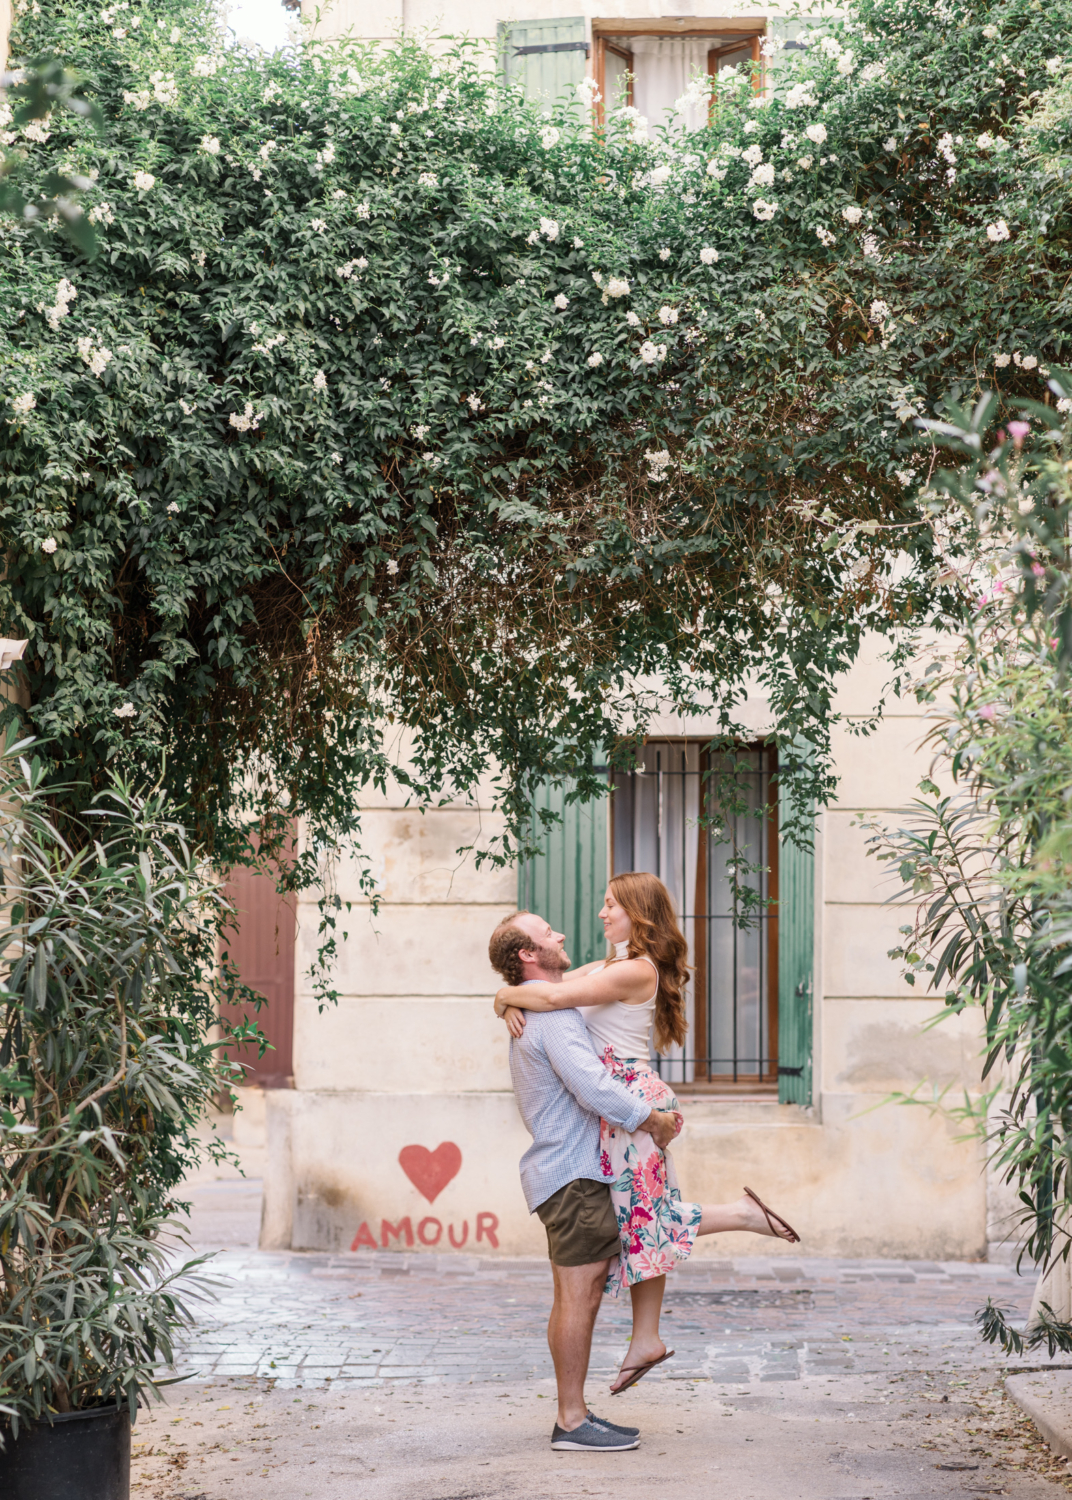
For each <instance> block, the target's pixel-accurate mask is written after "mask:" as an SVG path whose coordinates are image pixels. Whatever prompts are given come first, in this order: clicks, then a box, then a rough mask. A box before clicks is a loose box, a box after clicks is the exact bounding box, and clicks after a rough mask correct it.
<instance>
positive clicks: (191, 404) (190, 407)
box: [168, 396, 197, 509]
mask: <svg viewBox="0 0 1072 1500" xmlns="http://www.w3.org/2000/svg"><path fill="white" fill-rule="evenodd" d="M179 405H180V406H181V407H182V409H183V411H184V412H185V413H186V415H187V416H188V417H192V416H193V414H194V412H195V411H196V410H197V402H196V401H184V400H183V399H182V397H181V396H180V397H179ZM168 508H169V509H170V507H168ZM176 509H178V507H177V506H176Z"/></svg>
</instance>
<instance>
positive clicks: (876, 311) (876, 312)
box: [868, 297, 890, 323]
mask: <svg viewBox="0 0 1072 1500" xmlns="http://www.w3.org/2000/svg"><path fill="white" fill-rule="evenodd" d="M889 315H890V304H889V303H888V302H883V300H882V298H881V297H876V298H875V300H874V301H873V302H872V304H871V311H870V313H869V314H868V316H869V317H870V319H871V322H872V323H885V321H886V319H887V318H888V317H889Z"/></svg>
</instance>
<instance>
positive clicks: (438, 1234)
mask: <svg viewBox="0 0 1072 1500" xmlns="http://www.w3.org/2000/svg"><path fill="white" fill-rule="evenodd" d="M429 1224H434V1225H435V1239H434V1240H430V1239H429V1238H428V1236H427V1235H426V1234H425V1232H424V1231H425V1229H426V1227H427V1226H428V1225H429ZM417 1238H418V1239H419V1240H420V1242H421V1244H422V1245H438V1244H439V1242H440V1240H441V1239H442V1238H443V1226H442V1224H441V1223H440V1222H439V1220H438V1219H422V1220H421V1222H420V1223H419V1224H418V1225H417Z"/></svg>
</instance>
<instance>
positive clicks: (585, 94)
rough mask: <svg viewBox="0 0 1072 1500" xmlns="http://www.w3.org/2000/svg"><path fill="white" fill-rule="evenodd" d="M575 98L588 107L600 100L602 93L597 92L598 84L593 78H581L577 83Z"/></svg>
mask: <svg viewBox="0 0 1072 1500" xmlns="http://www.w3.org/2000/svg"><path fill="white" fill-rule="evenodd" d="M577 98H578V99H579V100H580V101H581V103H582V104H587V105H588V106H589V107H591V106H592V105H593V104H598V103H599V102H600V100H601V99H602V98H603V95H602V94H601V93H600V92H599V85H598V84H597V83H596V81H595V79H594V78H582V79H581V81H580V83H579V84H578V85H577Z"/></svg>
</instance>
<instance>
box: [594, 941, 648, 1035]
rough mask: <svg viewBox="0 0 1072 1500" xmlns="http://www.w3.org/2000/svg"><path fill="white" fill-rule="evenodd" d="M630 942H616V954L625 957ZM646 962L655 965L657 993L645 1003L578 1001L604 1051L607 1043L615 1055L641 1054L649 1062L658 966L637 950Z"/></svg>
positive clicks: (618, 956) (616, 956)
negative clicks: (585, 1003) (588, 1002)
mask: <svg viewBox="0 0 1072 1500" xmlns="http://www.w3.org/2000/svg"><path fill="white" fill-rule="evenodd" d="M628 951H629V944H628V943H615V945H614V956H615V958H625V957H626V956H627V954H628ZM638 957H640V958H642V959H643V960H644V962H645V963H646V964H651V966H652V968H653V969H655V993H654V994H653V995H652V997H651V999H650V1000H645V1001H644V1003H643V1005H626V1003H625V1001H624V1000H611V1001H609V1002H608V1003H607V1004H606V1005H578V1007H577V1009H578V1010H579V1011H580V1013H581V1018H582V1020H583V1021H584V1024H585V1025H586V1026H587V1027H588V1034H589V1036H590V1037H591V1038H592V1041H593V1042H594V1044H595V1049H596V1051H597V1052H598V1053H599V1054H600V1055H602V1054H603V1052H604V1051H605V1050H606V1048H607V1047H610V1049H611V1050H612V1051H613V1053H614V1055H615V1057H622V1058H625V1057H638V1058H640V1059H641V1060H642V1061H643V1062H647V1060H648V1058H649V1057H650V1056H651V1028H652V1023H653V1022H654V1020H655V1001H656V1000H657V999H658V995H659V970H658V968H657V967H656V964H655V961H654V959H650V958H648V957H647V955H646V954H643V953H641V954H638Z"/></svg>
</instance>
